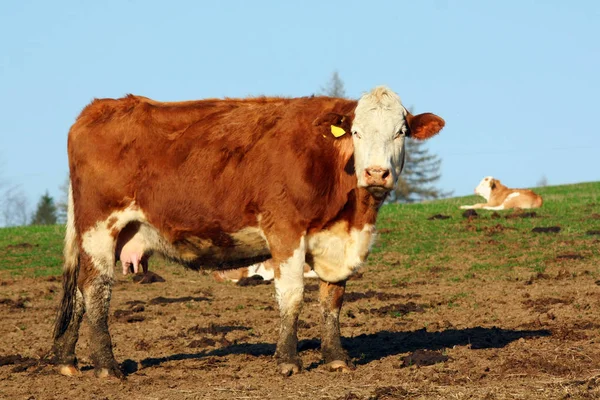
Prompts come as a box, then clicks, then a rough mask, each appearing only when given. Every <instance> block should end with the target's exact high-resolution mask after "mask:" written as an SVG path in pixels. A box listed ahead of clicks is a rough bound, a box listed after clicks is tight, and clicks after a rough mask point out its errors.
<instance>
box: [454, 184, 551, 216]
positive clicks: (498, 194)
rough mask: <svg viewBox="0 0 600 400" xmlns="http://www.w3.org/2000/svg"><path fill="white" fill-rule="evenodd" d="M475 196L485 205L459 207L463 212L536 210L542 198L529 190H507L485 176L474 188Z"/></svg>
mask: <svg viewBox="0 0 600 400" xmlns="http://www.w3.org/2000/svg"><path fill="white" fill-rule="evenodd" d="M475 194H478V195H479V196H481V197H483V198H484V199H485V200H486V201H487V203H478V204H473V205H470V206H460V208H462V209H463V210H468V209H474V208H483V209H484V210H508V209H511V208H537V207H541V206H542V203H543V201H542V197H541V196H540V195H538V194H535V193H534V192H533V191H531V190H529V189H509V188H507V187H506V186H504V185H503V184H502V183H500V181H499V180H498V179H494V177H492V176H486V177H485V178H483V179H482V180H481V182H479V185H477V187H476V188H475Z"/></svg>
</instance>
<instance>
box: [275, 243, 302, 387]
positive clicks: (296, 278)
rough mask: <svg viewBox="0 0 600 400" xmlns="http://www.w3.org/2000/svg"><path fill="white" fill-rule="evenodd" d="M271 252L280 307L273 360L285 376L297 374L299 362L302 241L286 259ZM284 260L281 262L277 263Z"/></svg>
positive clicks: (299, 367)
mask: <svg viewBox="0 0 600 400" xmlns="http://www.w3.org/2000/svg"><path fill="white" fill-rule="evenodd" d="M273 250H274V249H273V247H272V248H271V251H272V253H273V260H274V262H275V292H276V297H277V302H278V304H279V313H280V316H281V327H280V332H279V340H278V341H277V350H276V352H275V357H276V359H277V370H278V372H279V373H280V374H282V375H284V376H289V375H292V374H295V373H298V372H300V370H301V369H302V363H301V361H300V358H299V357H298V316H299V315H300V311H301V309H302V301H303V296H304V277H303V274H304V261H305V256H306V244H305V239H304V237H302V238H301V239H300V243H299V245H298V247H297V249H296V250H295V251H294V252H293V254H292V255H291V256H289V255H288V258H287V259H286V258H280V257H278V256H277V254H276V251H273ZM280 260H283V261H280Z"/></svg>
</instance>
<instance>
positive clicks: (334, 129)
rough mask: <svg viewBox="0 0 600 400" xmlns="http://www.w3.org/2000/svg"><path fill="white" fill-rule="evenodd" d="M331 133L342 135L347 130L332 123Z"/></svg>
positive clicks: (336, 135) (337, 135)
mask: <svg viewBox="0 0 600 400" xmlns="http://www.w3.org/2000/svg"><path fill="white" fill-rule="evenodd" d="M331 133H332V134H333V136H335V137H340V136H342V135H343V134H345V133H346V131H345V130H344V128H340V127H339V126H335V125H331Z"/></svg>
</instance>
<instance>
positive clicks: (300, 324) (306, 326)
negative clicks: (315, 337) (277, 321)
mask: <svg viewBox="0 0 600 400" xmlns="http://www.w3.org/2000/svg"><path fill="white" fill-rule="evenodd" d="M316 325H317V324H315V323H314V322H306V321H304V320H301V319H299V320H298V328H302V329H310V328H312V327H313V326H316Z"/></svg>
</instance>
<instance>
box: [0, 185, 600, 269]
mask: <svg viewBox="0 0 600 400" xmlns="http://www.w3.org/2000/svg"><path fill="white" fill-rule="evenodd" d="M536 192H538V193H539V194H541V195H542V197H543V198H544V206H543V207H542V208H541V209H537V210H534V211H535V214H536V215H535V216H533V217H531V216H530V215H529V214H526V213H525V214H524V213H519V212H513V211H499V212H493V211H485V210H478V211H477V213H478V216H477V217H475V218H465V217H463V215H462V214H463V210H460V209H459V206H460V205H463V204H474V203H476V202H480V201H481V200H482V199H481V198H480V197H477V196H468V197H458V198H452V199H446V200H441V201H435V202H430V203H424V204H412V205H398V204H394V205H388V206H385V207H383V208H382V210H381V212H380V214H379V222H378V229H379V232H380V235H379V237H378V240H377V242H376V245H375V247H374V249H373V252H372V255H371V257H370V259H369V263H368V266H367V270H369V269H371V268H378V269H380V268H389V269H390V270H394V271H395V272H398V270H401V271H405V273H401V274H397V273H395V274H393V275H394V277H393V278H391V279H393V280H395V281H398V280H400V281H401V280H412V279H418V278H419V276H420V275H421V272H422V271H428V272H432V271H433V272H437V273H441V274H444V275H447V276H448V279H451V280H454V281H462V280H468V279H471V278H473V277H475V276H476V275H481V274H489V275H491V276H506V275H507V274H509V275H510V274H512V273H519V272H533V273H544V271H545V270H546V268H547V267H548V266H549V265H555V264H556V261H557V260H573V261H575V262H576V261H577V260H582V259H585V260H586V264H588V265H595V266H596V268H594V270H593V271H589V273H593V274H595V273H596V272H597V268H598V267H600V263H599V262H598V261H600V245H599V243H600V235H598V234H594V233H593V231H598V230H600V182H592V183H581V184H575V185H563V186H551V187H545V188H539V189H536ZM436 215H437V216H438V218H434V219H430V218H431V217H434V216H436ZM440 216H441V217H440ZM445 217H449V218H445ZM444 218H445V219H444ZM552 226H557V227H560V231H559V232H558V233H534V232H532V229H533V228H534V227H552ZM63 237H64V227H62V226H27V227H12V228H1V229H0V279H2V278H8V277H18V276H27V277H35V276H47V275H59V274H60V272H61V268H62V241H63ZM594 260H595V261H594Z"/></svg>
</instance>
